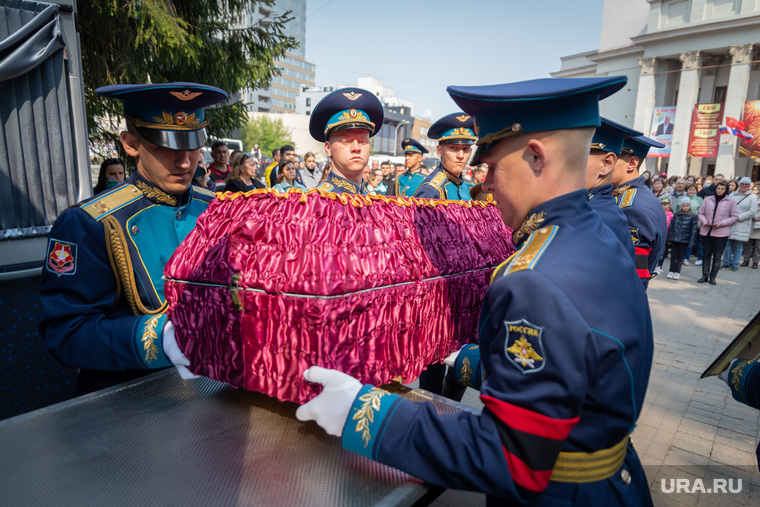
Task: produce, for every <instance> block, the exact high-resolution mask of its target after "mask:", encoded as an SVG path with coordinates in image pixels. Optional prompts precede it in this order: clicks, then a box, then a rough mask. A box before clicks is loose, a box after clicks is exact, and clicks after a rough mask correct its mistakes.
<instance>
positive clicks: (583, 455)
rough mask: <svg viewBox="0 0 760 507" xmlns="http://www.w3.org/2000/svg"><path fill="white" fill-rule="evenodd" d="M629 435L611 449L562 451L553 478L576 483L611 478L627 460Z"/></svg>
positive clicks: (557, 480)
mask: <svg viewBox="0 0 760 507" xmlns="http://www.w3.org/2000/svg"><path fill="white" fill-rule="evenodd" d="M628 440H629V438H628V436H627V435H626V437H625V438H624V439H623V440H621V441H620V442H619V443H617V444H615V445H614V446H612V447H610V448H609V449H602V450H600V451H595V452H560V453H559V458H557V463H555V465H554V470H553V471H552V476H551V479H550V480H552V481H554V482H572V483H575V484H579V483H588V482H596V481H601V480H604V479H609V478H610V477H612V476H613V475H615V473H616V472H617V471H618V470H620V467H622V466H623V462H624V461H625V454H626V449H627V448H628Z"/></svg>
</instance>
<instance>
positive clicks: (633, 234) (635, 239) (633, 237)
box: [628, 227, 641, 245]
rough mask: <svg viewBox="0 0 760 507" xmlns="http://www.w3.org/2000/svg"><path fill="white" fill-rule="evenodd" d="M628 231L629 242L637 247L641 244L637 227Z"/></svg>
mask: <svg viewBox="0 0 760 507" xmlns="http://www.w3.org/2000/svg"><path fill="white" fill-rule="evenodd" d="M628 230H629V231H631V241H633V244H634V245H638V244H639V243H640V242H641V235H640V234H639V229H638V228H637V227H629V228H628Z"/></svg>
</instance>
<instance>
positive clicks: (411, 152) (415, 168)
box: [386, 137, 428, 197]
mask: <svg viewBox="0 0 760 507" xmlns="http://www.w3.org/2000/svg"><path fill="white" fill-rule="evenodd" d="M401 147H402V148H403V149H404V164H405V165H406V171H405V172H403V173H402V174H399V175H397V176H396V186H395V187H394V188H393V189H392V191H388V192H386V195H396V196H398V197H411V196H413V195H414V193H415V192H417V189H418V188H419V186H420V185H422V182H423V181H424V180H425V176H423V175H422V173H421V172H420V163H421V162H422V158H423V157H424V156H425V154H426V153H428V150H427V148H425V147H424V146H422V143H420V142H419V141H417V140H416V139H412V138H411V137H407V138H406V139H404V140H403V141H401Z"/></svg>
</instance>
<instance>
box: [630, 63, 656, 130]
mask: <svg viewBox="0 0 760 507" xmlns="http://www.w3.org/2000/svg"><path fill="white" fill-rule="evenodd" d="M655 60H656V58H639V66H640V67H641V75H640V76H639V91H638V92H637V93H636V113H635V115H634V118H633V128H634V129H635V130H638V131H639V132H643V133H644V135H646V136H648V135H649V134H650V132H649V128H650V127H651V126H652V115H653V114H654V106H655V104H654V101H655V88H654V66H655V63H656V61H655Z"/></svg>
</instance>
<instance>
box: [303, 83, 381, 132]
mask: <svg viewBox="0 0 760 507" xmlns="http://www.w3.org/2000/svg"><path fill="white" fill-rule="evenodd" d="M383 117H384V116H383V105H382V104H381V103H380V100H379V99H378V98H377V97H375V95H374V94H373V93H372V92H368V91H367V90H364V89H362V88H343V89H340V90H335V91H334V92H332V93H330V94H328V95H326V96H325V97H324V98H323V99H322V100H320V101H319V104H317V106H316V107H315V108H314V110H313V111H312V112H311V118H310V119H309V133H310V134H311V137H313V138H314V139H316V140H317V141H320V142H324V141H327V137H328V136H329V135H330V133H331V132H335V131H337V130H344V129H356V128H358V129H364V130H369V132H370V137H372V136H374V135H375V134H377V133H378V131H379V130H380V128H381V127H382V126H383Z"/></svg>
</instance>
